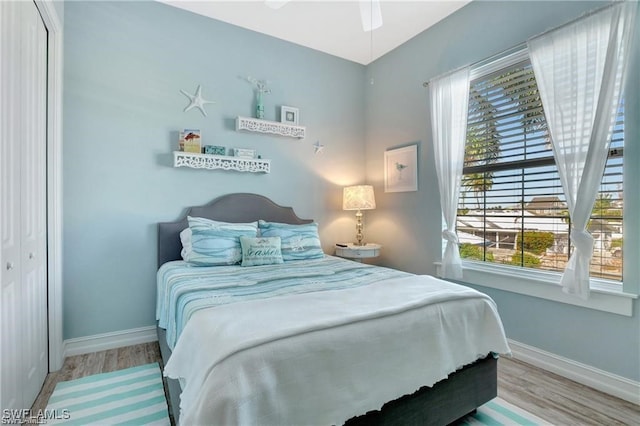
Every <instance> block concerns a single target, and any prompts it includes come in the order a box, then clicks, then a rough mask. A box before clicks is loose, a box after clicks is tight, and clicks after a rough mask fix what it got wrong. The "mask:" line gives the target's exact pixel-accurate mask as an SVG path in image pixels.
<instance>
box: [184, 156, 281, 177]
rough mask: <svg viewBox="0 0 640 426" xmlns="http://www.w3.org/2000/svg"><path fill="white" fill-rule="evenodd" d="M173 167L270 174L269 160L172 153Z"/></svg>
mask: <svg viewBox="0 0 640 426" xmlns="http://www.w3.org/2000/svg"><path fill="white" fill-rule="evenodd" d="M173 167H190V168H192V169H222V170H237V171H239V172H250V173H269V172H271V160H263V159H259V158H257V159H256V158H242V157H228V156H226V155H210V154H196V153H193V152H182V151H174V152H173Z"/></svg>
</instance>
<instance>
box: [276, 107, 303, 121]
mask: <svg viewBox="0 0 640 426" xmlns="http://www.w3.org/2000/svg"><path fill="white" fill-rule="evenodd" d="M299 120H300V110H298V108H294V107H290V106H284V105H282V106H281V107H280V122H281V123H286V124H293V125H296V126H297V125H298V122H299Z"/></svg>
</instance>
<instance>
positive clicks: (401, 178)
mask: <svg viewBox="0 0 640 426" xmlns="http://www.w3.org/2000/svg"><path fill="white" fill-rule="evenodd" d="M417 190H418V145H410V146H406V147H403V148H397V149H391V150H388V151H385V153H384V192H409V191H417Z"/></svg>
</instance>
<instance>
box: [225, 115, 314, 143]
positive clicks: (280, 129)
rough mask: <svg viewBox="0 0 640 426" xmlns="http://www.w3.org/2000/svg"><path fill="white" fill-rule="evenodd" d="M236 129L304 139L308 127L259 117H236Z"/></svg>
mask: <svg viewBox="0 0 640 426" xmlns="http://www.w3.org/2000/svg"><path fill="white" fill-rule="evenodd" d="M236 130H246V131H248V132H256V133H271V134H273V135H279V136H288V137H291V138H298V139H302V138H304V137H305V134H306V131H307V128H306V127H304V126H295V125H293V124H287V123H278V122H277V121H268V120H260V119H258V118H248V117H236Z"/></svg>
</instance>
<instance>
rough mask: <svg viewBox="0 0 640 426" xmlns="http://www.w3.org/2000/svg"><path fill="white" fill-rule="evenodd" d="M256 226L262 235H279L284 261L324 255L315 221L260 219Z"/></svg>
mask: <svg viewBox="0 0 640 426" xmlns="http://www.w3.org/2000/svg"><path fill="white" fill-rule="evenodd" d="M258 227H259V228H260V236H262V237H280V240H281V242H282V246H281V248H282V258H283V259H284V261H285V262H287V261H291V260H306V259H319V258H321V257H324V252H323V251H322V246H321V245H320V236H319V235H318V224H317V223H315V222H314V223H307V224H304V225H290V224H287V223H277V222H266V221H264V220H261V221H259V222H258Z"/></svg>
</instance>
